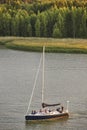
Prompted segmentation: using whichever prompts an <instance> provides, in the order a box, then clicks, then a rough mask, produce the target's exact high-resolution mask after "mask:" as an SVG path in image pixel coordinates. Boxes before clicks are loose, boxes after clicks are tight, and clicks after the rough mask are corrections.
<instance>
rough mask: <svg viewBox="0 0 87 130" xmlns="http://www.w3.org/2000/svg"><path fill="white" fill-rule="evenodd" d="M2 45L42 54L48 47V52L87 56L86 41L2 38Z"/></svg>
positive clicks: (0, 39) (0, 40) (0, 43)
mask: <svg viewBox="0 0 87 130" xmlns="http://www.w3.org/2000/svg"><path fill="white" fill-rule="evenodd" d="M0 45H4V46H6V47H7V48H10V49H14V50H22V51H35V52H42V47H43V46H46V50H45V51H46V52H54V53H57V52H58V53H84V54H87V40H86V39H53V38H23V37H22V38H20V37H7V38H6V37H5V38H4V37H2V38H0Z"/></svg>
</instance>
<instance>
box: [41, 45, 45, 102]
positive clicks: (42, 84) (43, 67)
mask: <svg viewBox="0 0 87 130" xmlns="http://www.w3.org/2000/svg"><path fill="white" fill-rule="evenodd" d="M44 63H45V46H43V65H42V66H43V69H42V103H43V102H44V68H45V67H44Z"/></svg>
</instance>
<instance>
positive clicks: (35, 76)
mask: <svg viewBox="0 0 87 130" xmlns="http://www.w3.org/2000/svg"><path fill="white" fill-rule="evenodd" d="M41 61H42V54H41V57H40V62H39V66H38V69H37V72H36V76H35V82H34V86H33V89H32V93H31V96H30V101H29V104H28V109H27V112H26V115H27V114H28V112H29V109H30V105H31V101H32V98H33V94H34V90H35V87H36V82H37V78H38V74H39V71H40V66H41Z"/></svg>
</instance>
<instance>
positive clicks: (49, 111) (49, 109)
mask: <svg viewBox="0 0 87 130" xmlns="http://www.w3.org/2000/svg"><path fill="white" fill-rule="evenodd" d="M44 52H45V47H43V57H42V58H43V76H42V107H41V109H40V110H38V111H36V110H32V112H31V113H29V114H28V112H29V109H30V105H31V101H32V97H33V93H34V89H35V86H36V81H37V77H38V74H39V69H40V66H41V59H40V63H39V67H38V70H37V73H36V77H35V82H34V87H33V90H32V93H31V98H30V101H29V105H28V110H27V113H26V115H25V120H26V121H39V120H40V121H46V120H53V119H60V118H65V117H68V116H69V112H68V104H69V101H67V109H65V108H64V107H63V105H61V103H57V104H47V103H44Z"/></svg>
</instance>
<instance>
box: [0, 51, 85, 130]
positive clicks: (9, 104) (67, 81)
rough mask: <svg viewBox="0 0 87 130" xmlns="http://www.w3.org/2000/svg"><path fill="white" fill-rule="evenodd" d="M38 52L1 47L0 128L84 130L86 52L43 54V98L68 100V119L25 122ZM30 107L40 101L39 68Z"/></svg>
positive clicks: (36, 106)
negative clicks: (44, 56) (44, 57)
mask: <svg viewBox="0 0 87 130" xmlns="http://www.w3.org/2000/svg"><path fill="white" fill-rule="evenodd" d="M40 56H41V53H33V52H32V53H30V52H22V51H13V50H9V49H0V130H48V129H49V130H87V55H84V54H58V53H56V54H55V53H53V54H52V53H46V61H45V62H46V64H45V68H46V69H45V94H44V95H45V97H44V98H45V101H46V102H48V103H51V102H52V103H53V102H54V103H59V102H62V103H63V104H64V105H65V106H66V101H67V100H69V101H70V107H69V110H70V117H69V119H65V120H59V121H51V122H44V123H41V122H40V123H30V124H26V123H25V119H24V115H25V113H26V111H27V107H28V102H29V98H30V94H31V91H32V87H33V84H34V78H35V74H36V71H37V68H38V64H39V60H40ZM32 102H33V103H32V105H31V109H33V108H35V109H37V108H39V106H40V102H41V70H40V74H39V77H38V83H37V86H36V90H35V94H34V98H33V101H32Z"/></svg>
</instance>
